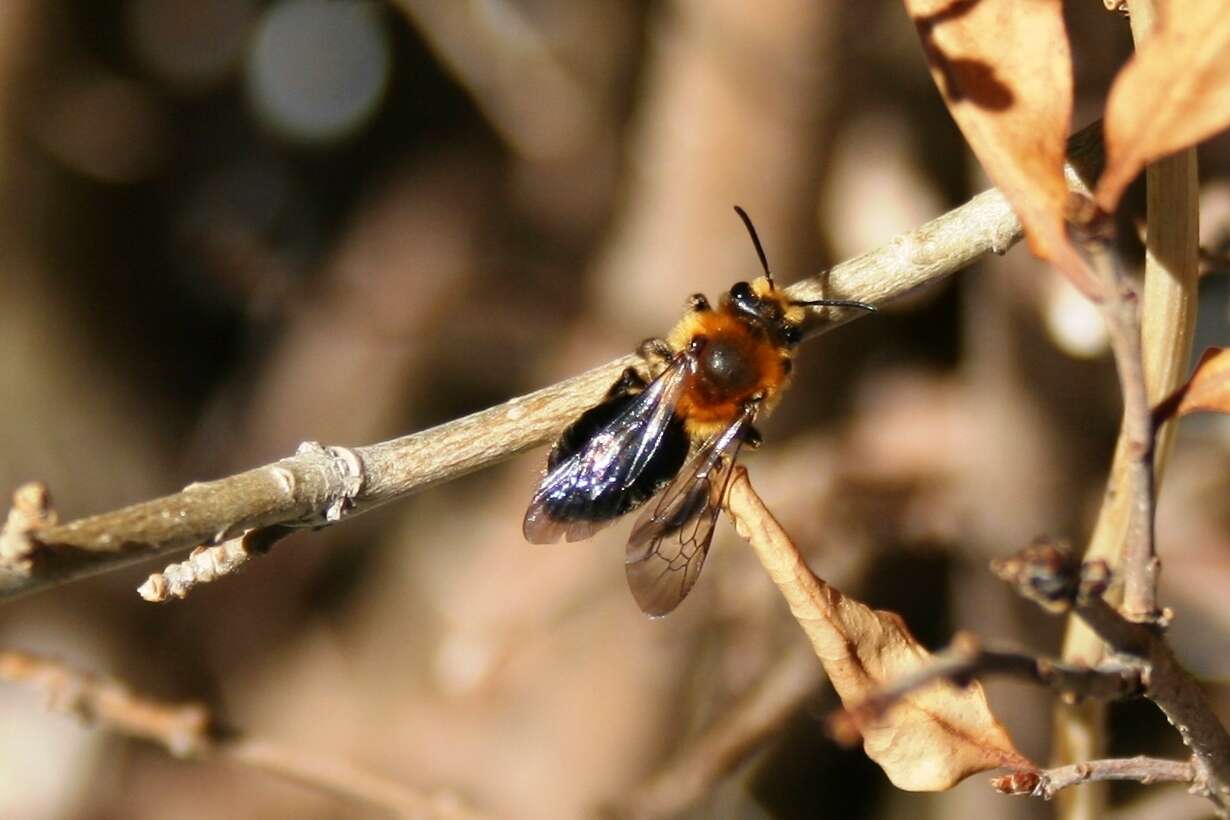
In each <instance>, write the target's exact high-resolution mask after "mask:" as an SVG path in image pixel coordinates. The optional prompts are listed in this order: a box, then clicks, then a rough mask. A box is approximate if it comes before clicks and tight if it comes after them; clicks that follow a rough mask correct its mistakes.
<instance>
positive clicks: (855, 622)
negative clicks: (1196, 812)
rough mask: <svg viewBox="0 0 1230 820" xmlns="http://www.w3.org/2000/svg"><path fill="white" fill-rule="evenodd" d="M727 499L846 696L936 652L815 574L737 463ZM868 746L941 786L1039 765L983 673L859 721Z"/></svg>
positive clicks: (887, 762)
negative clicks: (1000, 714)
mask: <svg viewBox="0 0 1230 820" xmlns="http://www.w3.org/2000/svg"><path fill="white" fill-rule="evenodd" d="M727 505H728V509H729V511H730V515H731V517H732V518H733V519H734V521H735V526H736V528H737V529H738V530H739V533H740V534H741V535H743V536H744V537H745V538H747V539H748V541H749V542H751V544H752V547H753V549H755V550H756V554H757V556H758V557H759V558H760V561H761V563H762V564H764V567H765V569H766V570H768V572H769V575H770V576H771V577H772V578H773V581H774V583H776V584H777V585H778V588H779V589H781V591H782V594H783V595H784V596H785V598H786V601H787V603H789V605H790V611H791V613H793V615H794V617H795V619H796V620H797V621H798V622H799V624H800V626H802V627H803V631H804V632H806V633H807V637H808V638H809V639H810V640H811V644H812V647H813V649H814V650H815V652H816V655H817V657H819V658H820V662H821V663H822V664H823V665H824V669H825V671H826V672H827V673H828V676H829V678H830V679H831V680H832V682H833V688H834V689H836V690H837V693H838V695H840V696H841V700H842V703H843V704H844V705H845V706H847V707H848V708H849V707H854V706H856V705H858V704H859V703H862V702H863V701H864V699H866V698H867V697H868V696H870V695H872V694H874V693H876V692H878V691H879V690H880V689H881V688H882V687H883V686H884V685H885V684H886V683H888V682H890V681H892V680H895V679H897V678H899V677H902V676H904V675H908V674H909V673H911V672H914V671H915V670H917V669H919V668H920V667H923V666H925V665H927V663H928V662H929V660H930V658H931V654H930V653H929V652H927V650H926V649H925V648H923V646H922V645H921V644H919V643H918V641H917V640H916V639H915V638H914V636H913V635H911V634H910V631H909V629H908V628H907V627H906V625H905V623H904V622H903V621H902V620H901V618H900V616H898V615H896V614H895V613H892V612H884V611H882V610H873V609H871V608H870V607H868V606H866V605H865V604H863V603H861V602H859V601H856V600H854V599H853V598H849V597H847V596H846V595H843V594H842V593H841V592H840V591H838V590H836V589H834V588H833V587H831V586H829V585H828V584H826V583H825V582H824V581H822V580H821V579H819V578H817V577H816V576H815V575H814V574H813V573H812V572H811V570H809V569H808V568H807V565H806V563H805V562H804V561H803V557H802V556H801V555H800V554H799V551H798V549H797V548H796V547H795V545H794V544H793V543H792V542H791V540H790V537H789V536H788V535H787V534H786V532H785V531H784V530H783V529H782V528H781V525H779V524H778V523H777V521H776V520H775V519H774V518H773V516H772V514H770V513H769V511H768V510H767V509H766V508H765V506H764V504H763V502H762V501H761V500H760V498H759V497H758V496H757V495H756V493H755V491H754V490H753V489H752V487H751V484H749V483H748V480H747V473H746V471H744V470H739V473H738V475H736V476H735V478H734V480H733V481H732V483H731V488H730V494H729V496H728V498H727ZM861 728H862V731H863V748H864V749H865V750H866V752H867V756H868V757H870V758H871V759H872V760H874V761H875V762H876V763H878V764H879V765H880V767H881V768H883V769H884V772H885V774H887V775H888V777H889V779H890V780H891V781H892V782H893V784H894V785H896V786H897V787H898V788H901V789H908V790H910V791H941V790H943V789H947V788H950V787H952V786H953V785H955V784H956V783H958V782H960V781H961V780H963V779H964V778H966V777H968V776H969V775H971V774H976V773H977V772H982V771H986V770H988V769H995V768H999V767H1001V766H1009V767H1013V768H1019V769H1033V768H1036V767H1035V766H1034V765H1033V764H1032V763H1031V762H1030V761H1029V760H1028V759H1027V758H1026V757H1025V756H1024V755H1022V754H1021V753H1020V752H1019V751H1017V749H1016V747H1015V746H1013V744H1012V739H1011V738H1010V737H1009V736H1008V732H1007V730H1006V729H1004V727H1003V726H1002V725H1001V724H1000V723H999V721H997V720H996V719H995V716H994V715H992V714H991V709H990V707H989V706H988V705H987V700H986V696H985V695H984V694H983V691H982V687H981V685H979V684H978V683H977V682H975V683H973V684H971V685H970V686H967V687H963V688H958V687H956V686H953V685H952V684H951V683H947V682H942V681H941V682H937V683H936V684H935V685H934V686H930V687H927V688H924V689H920V690H918V691H916V692H913V693H911V694H909V695H907V696H906V697H905V698H904V699H903V700H902V701H901V702H900V703H898V704H897V705H896V706H894V707H893V708H892V709H890V710H889V711H888V712H887V713H886V714H885V715H884V716H883V717H881V718H879V719H876V720H873V721H869V722H867V723H865V724H863V726H862V727H861Z"/></svg>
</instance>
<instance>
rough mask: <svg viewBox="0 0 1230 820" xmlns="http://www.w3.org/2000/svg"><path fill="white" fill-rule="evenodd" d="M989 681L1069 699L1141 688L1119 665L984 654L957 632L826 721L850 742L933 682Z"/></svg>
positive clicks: (1104, 697) (989, 651)
mask: <svg viewBox="0 0 1230 820" xmlns="http://www.w3.org/2000/svg"><path fill="white" fill-rule="evenodd" d="M988 676H999V677H1009V678H1014V679H1016V680H1020V681H1025V682H1027V683H1034V684H1038V685H1040V686H1046V687H1049V688H1051V689H1053V690H1055V691H1056V692H1057V693H1059V694H1060V695H1061V696H1063V697H1064V698H1065V699H1069V700H1079V699H1083V698H1097V699H1101V700H1115V699H1118V698H1125V697H1130V696H1132V695H1136V694H1139V693H1140V692H1141V689H1142V683H1141V679H1140V672H1139V670H1136V669H1131V668H1127V667H1120V666H1114V667H1112V666H1107V667H1099V668H1094V669H1091V668H1089V667H1086V666H1077V665H1073V664H1064V663H1060V662H1058V661H1053V660H1050V659H1048V658H1038V657H1035V656H1033V655H1029V654H1026V653H1023V652H1006V651H1000V650H994V649H983V648H982V647H981V646H979V644H978V641H977V639H976V638H975V637H974V636H973V635H970V634H967V633H962V634H959V635H957V637H956V638H955V639H954V640H953V642H952V645H951V646H950V647H949V648H948V649H947V650H946V651H944V652H942V653H940V654H938V655H936V656H935V658H934V659H933V660H932V662H931V663H930V664H929V665H928V666H926V667H924V668H923V669H920V670H918V671H917V672H916V673H914V674H912V675H907V676H905V677H903V678H901V679H899V680H897V681H894V682H893V683H892V684H890V685H889V686H886V687H884V688H883V689H881V690H880V691H879V692H877V693H875V694H873V695H871V696H870V697H868V698H866V699H865V700H863V701H862V702H861V703H859V704H857V705H855V706H853V707H851V708H849V709H846V710H843V711H841V712H838V713H837V714H836V715H834V716H833V718H831V719H830V728H831V729H832V730H833V732H834V734H835V735H837V736H838V737H841V738H846V737H853V736H856V735H857V733H858V731H859V727H860V726H862V725H865V724H867V723H868V722H870V721H874V720H877V719H879V718H880V717H883V715H884V714H885V713H886V712H888V710H889V709H891V708H892V707H893V706H894V705H896V704H897V703H899V702H900V701H901V700H902V699H903V698H905V697H906V696H907V695H909V694H911V693H913V692H915V691H917V690H919V689H922V688H924V687H927V686H930V685H931V684H934V683H935V682H936V681H948V682H950V683H952V684H954V685H956V686H966V685H968V684H969V683H970V681H973V680H981V679H983V678H986V677H988Z"/></svg>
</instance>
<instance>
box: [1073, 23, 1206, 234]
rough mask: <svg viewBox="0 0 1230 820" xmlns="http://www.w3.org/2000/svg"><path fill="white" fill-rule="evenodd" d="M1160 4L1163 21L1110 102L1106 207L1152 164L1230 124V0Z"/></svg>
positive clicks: (1103, 183)
mask: <svg viewBox="0 0 1230 820" xmlns="http://www.w3.org/2000/svg"><path fill="white" fill-rule="evenodd" d="M1160 6H1161V8H1160V11H1161V14H1160V16H1159V26H1158V28H1157V29H1156V30H1155V31H1154V33H1153V34H1152V36H1150V37H1149V39H1148V40H1146V41H1145V42H1144V43H1142V44H1141V45H1140V48H1139V50H1138V51H1137V52H1136V54H1135V56H1134V57H1133V58H1132V59H1131V61H1130V62H1129V63H1128V64H1127V65H1126V66H1125V67H1124V68H1123V70H1122V71H1121V72H1119V76H1118V77H1117V78H1115V84H1114V85H1113V86H1112V87H1111V90H1110V97H1109V99H1108V100H1107V103H1106V125H1105V129H1106V170H1105V172H1103V174H1102V178H1101V179H1100V180H1099V181H1098V187H1097V193H1096V198H1097V201H1098V205H1100V206H1101V207H1102V208H1103V209H1104V210H1107V211H1114V210H1115V208H1116V206H1117V205H1118V204H1119V198H1120V197H1121V196H1122V195H1123V189H1124V188H1126V187H1127V185H1128V183H1130V182H1131V181H1132V179H1133V178H1134V177H1135V176H1136V175H1137V174H1139V173H1140V170H1141V169H1142V168H1143V167H1144V166H1145V164H1146V163H1149V162H1151V161H1153V160H1155V159H1157V158H1159V157H1163V156H1166V155H1167V154H1173V153H1174V152H1175V151H1179V150H1181V149H1183V148H1187V147H1189V146H1192V145H1195V144H1196V143H1198V142H1200V141H1201V140H1203V139H1205V138H1207V137H1210V136H1212V135H1213V134H1215V133H1217V132H1218V131H1221V130H1223V129H1225V128H1227V127H1230V9H1227V7H1226V2H1225V0H1183V2H1181V3H1176V2H1173V0H1171V2H1164V3H1161V4H1160Z"/></svg>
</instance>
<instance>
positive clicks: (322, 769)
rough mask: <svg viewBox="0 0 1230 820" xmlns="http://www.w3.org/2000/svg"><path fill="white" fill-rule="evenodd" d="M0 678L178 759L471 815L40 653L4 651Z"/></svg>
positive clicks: (451, 799) (371, 801) (389, 804)
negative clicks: (232, 765)
mask: <svg viewBox="0 0 1230 820" xmlns="http://www.w3.org/2000/svg"><path fill="white" fill-rule="evenodd" d="M0 680H4V681H8V682H10V683H20V684H25V685H27V686H29V687H31V688H33V689H36V690H39V691H41V692H43V693H44V694H45V695H46V696H47V698H48V703H49V708H51V709H52V710H54V711H57V712H63V713H66V714H70V715H74V716H76V717H78V718H80V719H81V720H82V721H83V722H85V723H86V724H88V725H91V726H94V727H97V728H99V729H102V730H105V731H109V732H114V733H116V734H120V735H125V736H127V737H133V738H138V739H140V740H145V741H148V742H150V743H154V744H156V745H158V746H161V747H162V748H163V749H165V750H166V751H167V752H168V753H170V754H171V755H173V756H175V757H180V758H192V759H197V760H217V761H222V762H229V763H238V764H241V765H245V766H249V767H251V768H257V769H262V770H264V771H266V772H269V773H271V774H275V775H278V776H280V777H284V778H287V779H289V780H294V781H296V782H299V783H302V784H304V785H307V786H310V787H312V788H314V789H317V790H319V791H324V792H328V793H329V794H332V795H334V796H336V797H340V798H342V799H344V800H348V801H351V802H357V803H361V804H365V805H367V806H370V807H375V808H377V809H380V810H381V811H385V812H391V813H393V814H396V815H398V816H402V817H415V818H434V817H456V818H461V817H472V816H473V815H471V814H470V813H469V812H468V811H467V810H466V809H465V808H464V807H463V806H462V805H461V803H460V802H459V801H458V799H457V798H456V797H455V796H452V795H448V794H439V795H436V794H432V795H425V794H420V793H418V792H416V791H414V790H412V789H410V788H408V787H407V786H404V785H402V784H400V783H397V782H395V781H392V780H389V779H387V778H384V777H380V776H377V775H374V774H371V773H370V772H365V771H362V770H359V769H355V768H353V767H351V766H349V765H347V764H345V763H342V762H340V761H337V760H331V759H326V758H320V757H314V756H312V755H310V754H306V753H304V752H302V751H299V750H297V749H292V748H290V747H287V746H285V745H282V744H277V743H272V742H268V741H263V740H259V739H255V738H250V737H244V736H242V735H239V734H237V733H235V732H230V731H225V730H222V729H220V728H219V727H218V726H217V724H216V723H215V721H214V720H213V719H212V717H211V716H210V714H209V710H207V709H206V708H205V707H204V706H202V705H201V704H198V703H166V702H163V701H158V700H154V699H153V698H148V697H145V696H143V695H140V694H137V693H135V692H133V691H132V690H131V689H129V688H128V687H127V686H126V685H125V684H123V683H121V682H120V681H117V680H113V679H110V678H105V677H100V676H97V675H93V674H90V673H88V672H84V671H81V670H78V669H73V668H71V667H69V666H67V665H65V664H62V663H59V662H57V661H53V660H50V659H47V658H44V657H40V656H38V655H34V654H30V653H26V652H18V651H13V650H3V651H0Z"/></svg>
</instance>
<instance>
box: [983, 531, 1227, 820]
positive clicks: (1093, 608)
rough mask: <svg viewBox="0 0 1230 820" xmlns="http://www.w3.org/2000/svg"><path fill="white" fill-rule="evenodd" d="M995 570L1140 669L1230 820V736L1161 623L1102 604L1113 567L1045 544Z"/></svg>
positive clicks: (1205, 790)
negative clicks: (1133, 617)
mask: <svg viewBox="0 0 1230 820" xmlns="http://www.w3.org/2000/svg"><path fill="white" fill-rule="evenodd" d="M992 568H993V570H994V571H995V573H996V574H997V575H998V576H999V577H1000V578H1002V579H1003V580H1005V581H1007V582H1009V583H1010V584H1012V585H1013V586H1014V587H1015V588H1016V589H1017V591H1018V592H1019V593H1020V594H1021V595H1022V596H1024V597H1027V598H1030V599H1031V600H1035V601H1039V602H1040V603H1044V604H1045V603H1047V602H1049V604H1050V605H1049V606H1048V609H1051V610H1052V611H1059V610H1062V609H1064V608H1070V609H1071V611H1072V612H1073V613H1074V614H1075V615H1076V616H1077V617H1078V618H1080V619H1081V620H1082V621H1084V622H1085V623H1086V624H1087V625H1088V626H1089V628H1090V629H1092V630H1093V631H1094V632H1095V633H1097V635H1098V637H1100V638H1101V639H1102V640H1103V641H1105V642H1106V643H1107V644H1108V645H1109V646H1110V648H1111V649H1112V650H1113V651H1114V652H1115V653H1117V654H1118V655H1119V657H1121V658H1122V659H1123V660H1124V662H1125V663H1130V664H1133V665H1135V666H1137V667H1138V668H1139V669H1140V672H1141V680H1142V681H1143V682H1144V692H1143V694H1144V696H1145V697H1147V698H1149V699H1150V700H1152V701H1153V702H1154V703H1156V704H1157V706H1158V708H1159V709H1161V710H1162V711H1163V712H1164V713H1165V715H1166V717H1167V718H1168V719H1169V720H1170V722H1171V724H1173V725H1174V727H1175V728H1176V729H1178V730H1179V735H1180V736H1181V737H1182V739H1183V743H1184V744H1185V745H1186V746H1187V747H1188V748H1189V749H1191V750H1192V762H1193V765H1194V766H1195V767H1196V771H1197V775H1198V779H1197V780H1196V781H1195V782H1196V783H1197V785H1198V786H1199V787H1200V794H1202V795H1204V796H1205V797H1208V798H1209V800H1211V801H1212V802H1213V804H1214V805H1215V806H1216V807H1217V810H1218V814H1219V815H1220V816H1222V817H1227V816H1230V734H1227V732H1226V728H1225V727H1224V726H1223V725H1222V723H1221V721H1220V720H1219V719H1218V717H1217V715H1216V713H1215V712H1214V711H1213V709H1212V707H1211V706H1210V705H1209V702H1208V700H1207V699H1206V698H1205V696H1204V692H1203V691H1202V690H1201V689H1200V686H1199V684H1198V683H1197V682H1196V680H1195V678H1193V677H1192V675H1191V673H1190V672H1188V671H1187V670H1186V669H1185V668H1183V666H1182V665H1181V664H1180V663H1179V661H1178V659H1177V658H1176V657H1175V655H1174V652H1173V651H1171V649H1170V646H1169V645H1168V644H1167V643H1166V641H1165V639H1164V637H1163V634H1162V632H1161V624H1159V623H1152V622H1150V623H1145V622H1141V621H1135V620H1129V619H1128V618H1126V617H1124V616H1123V615H1122V614H1120V613H1119V612H1118V611H1116V610H1115V609H1114V607H1112V606H1110V604H1108V603H1107V602H1106V601H1105V600H1104V599H1103V597H1102V596H1103V595H1104V594H1105V592H1106V589H1107V587H1108V586H1109V583H1110V573H1109V571H1108V570H1107V568H1106V565H1105V564H1104V563H1103V562H1101V561H1094V562H1090V563H1087V564H1085V565H1083V566H1080V565H1077V564H1076V562H1075V561H1074V560H1073V559H1072V558H1071V557H1070V556H1068V555H1066V554H1065V553H1063V552H1062V551H1061V550H1059V549H1057V548H1056V547H1055V546H1054V545H1053V544H1048V543H1045V542H1039V543H1036V544H1033V545H1031V546H1030V547H1028V548H1026V549H1025V550H1023V551H1021V552H1020V553H1018V554H1016V555H1014V556H1012V557H1011V558H1007V559H1004V560H1001V561H997V562H995V564H994V565H993V567H992ZM1078 765H1079V764H1078Z"/></svg>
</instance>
